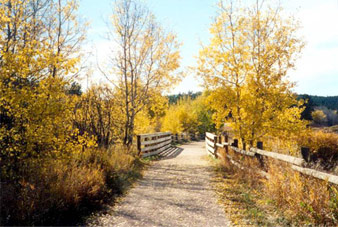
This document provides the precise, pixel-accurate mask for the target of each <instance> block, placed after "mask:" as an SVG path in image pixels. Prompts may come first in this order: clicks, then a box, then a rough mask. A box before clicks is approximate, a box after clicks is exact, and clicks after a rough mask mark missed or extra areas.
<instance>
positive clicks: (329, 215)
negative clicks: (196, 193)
mask: <svg viewBox="0 0 338 227" xmlns="http://www.w3.org/2000/svg"><path fill="white" fill-rule="evenodd" d="M231 156H232V157H234V159H235V160H236V161H237V162H238V163H241V164H242V166H245V168H243V169H241V168H238V167H237V166H234V165H233V163H231V162H230V160H229V159H228V158H227V159H225V160H217V161H216V163H215V171H216V173H217V174H216V175H217V177H216V190H217V192H218V194H219V195H220V199H221V202H222V203H223V204H225V207H226V212H227V213H228V214H229V216H230V219H231V221H232V222H233V223H234V224H237V225H241V226H242V225H256V226H285V225H292V226H304V225H310V226H313V225H315V226H318V225H320V226H336V225H337V224H338V219H337V218H338V194H337V192H338V190H337V187H335V186H333V185H330V184H329V183H328V182H326V181H322V180H318V179H314V178H311V177H307V176H304V175H302V174H300V173H298V172H296V171H293V170H292V169H291V168H290V167H289V166H288V165H287V164H284V163H282V162H277V161H275V162H269V163H268V164H267V165H265V166H264V169H265V170H267V171H268V173H269V178H265V177H262V176H261V175H260V174H258V172H259V171H260V170H261V168H259V165H258V162H257V161H256V160H255V159H253V158H248V157H244V158H243V156H240V155H239V156H238V155H236V154H232V155H231Z"/></svg>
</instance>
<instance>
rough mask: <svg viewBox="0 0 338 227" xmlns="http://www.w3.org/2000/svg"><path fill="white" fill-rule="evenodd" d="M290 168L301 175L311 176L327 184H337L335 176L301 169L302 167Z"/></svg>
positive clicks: (337, 178) (337, 179) (337, 180)
mask: <svg viewBox="0 0 338 227" xmlns="http://www.w3.org/2000/svg"><path fill="white" fill-rule="evenodd" d="M291 168H292V169H294V170H296V171H298V172H301V173H303V174H306V175H309V176H312V177H315V178H318V179H321V180H327V181H328V182H330V183H333V184H338V176H336V175H332V174H328V173H324V172H321V171H318V170H314V169H309V168H303V167H299V166H296V165H292V166H291Z"/></svg>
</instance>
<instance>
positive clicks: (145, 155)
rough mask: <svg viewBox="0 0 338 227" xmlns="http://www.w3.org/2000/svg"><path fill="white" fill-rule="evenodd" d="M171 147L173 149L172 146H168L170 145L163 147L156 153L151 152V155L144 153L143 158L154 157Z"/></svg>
mask: <svg viewBox="0 0 338 227" xmlns="http://www.w3.org/2000/svg"><path fill="white" fill-rule="evenodd" d="M169 147H171V144H168V145H166V146H164V147H162V148H160V149H158V150H156V151H153V152H149V153H144V154H142V157H144V158H145V157H149V156H152V155H156V154H159V153H161V152H162V151H164V150H166V149H168V148H169Z"/></svg>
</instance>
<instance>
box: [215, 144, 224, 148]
mask: <svg viewBox="0 0 338 227" xmlns="http://www.w3.org/2000/svg"><path fill="white" fill-rule="evenodd" d="M216 146H217V147H221V148H224V145H223V144H221V143H216Z"/></svg>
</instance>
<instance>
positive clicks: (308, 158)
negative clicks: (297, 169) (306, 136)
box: [300, 147, 310, 162]
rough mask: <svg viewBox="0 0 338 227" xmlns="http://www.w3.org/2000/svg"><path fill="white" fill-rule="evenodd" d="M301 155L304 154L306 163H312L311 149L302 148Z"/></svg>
mask: <svg viewBox="0 0 338 227" xmlns="http://www.w3.org/2000/svg"><path fill="white" fill-rule="evenodd" d="M300 151H301V153H302V157H303V159H304V160H305V161H306V162H309V161H310V148H308V147H301V150H300Z"/></svg>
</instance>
